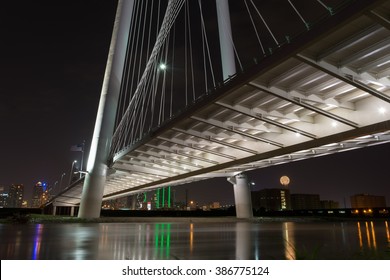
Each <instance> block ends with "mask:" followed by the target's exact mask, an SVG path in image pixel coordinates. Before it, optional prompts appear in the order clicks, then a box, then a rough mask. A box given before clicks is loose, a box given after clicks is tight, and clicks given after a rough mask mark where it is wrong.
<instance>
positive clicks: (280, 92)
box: [249, 82, 359, 128]
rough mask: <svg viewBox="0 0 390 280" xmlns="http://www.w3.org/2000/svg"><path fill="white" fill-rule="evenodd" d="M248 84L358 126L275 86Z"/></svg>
mask: <svg viewBox="0 0 390 280" xmlns="http://www.w3.org/2000/svg"><path fill="white" fill-rule="evenodd" d="M249 85H250V86H252V87H254V88H257V89H259V90H261V91H264V92H267V93H269V94H272V95H274V96H277V97H279V98H281V99H284V100H286V101H289V102H291V103H293V104H296V105H299V106H301V107H303V108H306V109H309V110H311V111H313V112H316V113H318V114H320V115H323V116H326V117H328V118H331V119H333V120H335V121H338V122H341V123H343V124H346V125H349V126H351V127H353V128H357V127H359V125H358V124H357V123H355V122H352V121H350V120H347V119H345V118H342V117H340V116H337V115H335V114H332V113H330V112H328V111H325V110H322V109H320V108H317V107H315V106H313V105H310V104H308V103H306V102H305V101H303V100H302V99H300V98H297V97H293V96H291V94H289V93H288V92H285V91H283V90H281V89H278V88H276V87H272V88H268V87H265V86H263V85H260V84H259V83H256V82H249Z"/></svg>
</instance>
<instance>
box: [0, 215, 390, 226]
mask: <svg viewBox="0 0 390 280" xmlns="http://www.w3.org/2000/svg"><path fill="white" fill-rule="evenodd" d="M362 220H367V221H373V220H375V221H377V220H380V221H381V220H383V221H386V220H388V221H390V219H389V218H373V217H367V218H365V219H362V218H361V217H359V218H357V217H356V218H352V217H346V218H341V217H322V216H310V217H307V216H302V217H299V216H298V217H288V216H287V217H283V216H280V217H253V218H251V219H240V218H236V217H232V216H227V217H100V218H93V219H82V218H78V217H69V216H53V215H42V214H28V215H15V216H11V217H8V218H5V219H0V224H49V223H237V222H253V223H263V222H302V223H304V222H311V223H313V222H335V221H337V222H348V221H352V222H353V221H362Z"/></svg>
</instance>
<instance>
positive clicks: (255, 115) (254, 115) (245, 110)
mask: <svg viewBox="0 0 390 280" xmlns="http://www.w3.org/2000/svg"><path fill="white" fill-rule="evenodd" d="M215 104H217V105H219V106H221V107H223V108H226V109H229V110H232V111H235V112H237V113H240V114H243V115H246V116H248V117H252V118H254V119H257V120H259V121H263V122H266V123H269V124H272V125H274V126H277V127H280V128H283V129H285V130H288V131H291V132H294V133H299V134H301V135H303V136H306V137H309V138H312V139H316V138H317V136H316V135H314V134H311V133H309V132H306V131H303V130H300V129H298V128H295V127H292V126H289V125H285V124H283V123H280V122H277V121H274V120H272V119H270V118H267V117H265V116H264V115H266V112H262V113H253V112H251V110H250V109H248V108H244V107H243V106H240V107H238V106H237V105H234V106H232V105H229V104H226V103H223V102H221V101H217V102H216V103H215Z"/></svg>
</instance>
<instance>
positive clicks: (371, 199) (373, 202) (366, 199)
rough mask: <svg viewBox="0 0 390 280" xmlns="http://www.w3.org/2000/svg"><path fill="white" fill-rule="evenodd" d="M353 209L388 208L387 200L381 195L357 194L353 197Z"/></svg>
mask: <svg viewBox="0 0 390 280" xmlns="http://www.w3.org/2000/svg"><path fill="white" fill-rule="evenodd" d="M351 207H352V208H375V207H386V198H385V197H384V196H380V195H370V194H355V195H353V196H351Z"/></svg>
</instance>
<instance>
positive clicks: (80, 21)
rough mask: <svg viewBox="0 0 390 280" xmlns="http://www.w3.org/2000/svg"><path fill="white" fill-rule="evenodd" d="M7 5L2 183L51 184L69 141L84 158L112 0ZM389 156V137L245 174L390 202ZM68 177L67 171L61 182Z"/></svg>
mask: <svg viewBox="0 0 390 280" xmlns="http://www.w3.org/2000/svg"><path fill="white" fill-rule="evenodd" d="M7 5H8V6H9V7H8V9H5V10H11V11H12V10H18V13H17V14H16V15H13V14H12V15H11V13H10V14H8V13H7V14H4V15H2V17H0V18H1V19H0V20H1V23H2V24H1V26H2V27H1V28H2V34H4V36H5V38H7V44H4V45H2V47H1V48H2V53H3V56H4V57H2V65H1V67H0V73H1V75H2V77H3V78H4V82H3V84H2V85H1V88H0V93H1V102H0V125H1V127H2V130H3V131H4V134H2V135H3V137H2V140H1V143H2V145H1V154H2V160H1V161H0V170H1V172H0V185H11V184H19V183H20V184H24V186H25V188H28V190H30V186H31V190H32V188H33V186H34V184H35V183H36V182H38V181H46V182H47V183H49V184H54V182H55V181H60V180H61V177H62V174H63V173H66V174H67V175H66V176H68V174H69V173H70V172H69V171H70V169H71V166H72V162H73V161H74V160H79V161H80V156H81V155H80V153H77V152H71V151H70V148H71V147H72V146H73V145H77V144H81V143H82V142H83V141H84V140H85V141H86V147H87V149H86V154H85V158H87V156H88V148H89V146H90V141H91V140H90V139H91V138H92V132H93V126H94V122H95V116H96V111H97V106H98V99H99V95H100V90H101V85H102V81H103V75H104V70H105V64H106V59H107V54H108V47H109V43H110V38H111V32H112V26H113V21H114V16H115V9H116V1H96V3H95V7H94V9H93V10H91V7H90V5H89V4H88V3H86V2H81V3H65V2H63V3H51V2H49V1H47V3H46V2H45V4H44V5H42V6H41V5H38V4H36V3H29V2H26V3H25V5H23V7H19V6H18V5H17V4H15V3H7ZM70 15H71V16H70ZM339 156H340V157H339ZM388 158H390V145H389V144H385V145H382V146H376V147H370V148H364V149H361V150H356V151H351V152H345V153H342V154H337V155H330V156H324V157H321V158H316V159H309V160H306V161H305V162H293V163H289V164H286V165H283V166H275V167H268V168H264V169H260V170H257V171H250V172H248V174H249V175H250V177H251V178H252V179H253V180H254V181H255V183H256V187H261V186H264V187H272V186H270V185H273V184H275V186H278V180H279V178H280V176H282V175H287V176H289V177H290V179H291V183H290V185H289V187H290V188H291V189H292V190H294V189H296V190H297V191H299V192H305V193H307V192H310V191H312V190H313V186H314V184H315V183H316V184H317V187H318V188H319V190H321V192H323V194H321V192H319V191H318V192H319V193H320V195H321V197H322V196H323V197H324V198H326V199H334V200H338V201H339V202H340V205H343V198H344V197H347V198H348V197H349V196H347V194H348V193H349V195H353V194H356V193H362V192H369V193H370V194H377V195H385V196H386V199H387V203H389V202H390V197H389V195H390V194H389V193H390V191H389V187H390V186H389V178H388V175H387V170H386V164H385V163H384V162H386V161H387V160H388ZM330 170H332V171H330ZM330 179H333V180H330ZM68 180H69V179H67V177H66V178H64V184H65V182H68ZM206 184H210V185H213V189H210V188H209V187H207V185H206ZM205 185H206V186H205ZM178 188H182V189H183V190H184V189H185V188H191V193H194V194H195V195H196V196H198V195H200V196H201V195H202V194H203V193H204V189H205V188H207V190H208V192H209V194H210V195H213V196H214V195H215V197H217V196H218V195H221V194H222V197H224V198H223V199H225V200H232V196H233V191H232V186H231V184H230V183H228V182H227V181H226V179H224V178H218V179H212V180H210V181H200V182H197V183H194V184H189V185H187V186H181V187H178ZM354 190H356V192H353V191H354ZM314 192H315V191H314ZM380 192H382V193H380ZM225 196H226V197H225ZM219 200H222V199H219ZM347 200H349V199H347Z"/></svg>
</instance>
